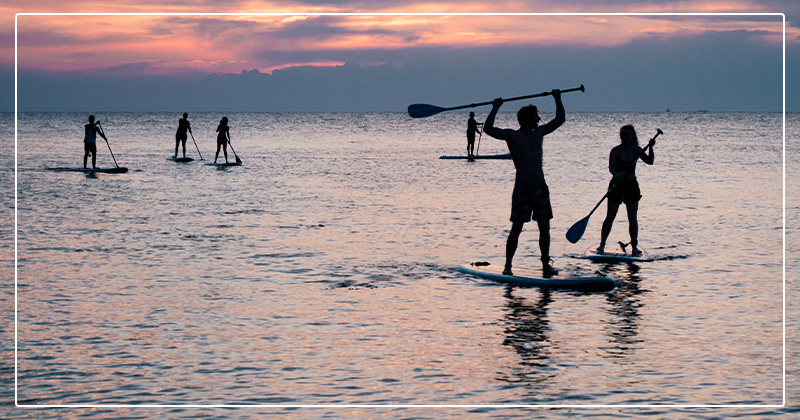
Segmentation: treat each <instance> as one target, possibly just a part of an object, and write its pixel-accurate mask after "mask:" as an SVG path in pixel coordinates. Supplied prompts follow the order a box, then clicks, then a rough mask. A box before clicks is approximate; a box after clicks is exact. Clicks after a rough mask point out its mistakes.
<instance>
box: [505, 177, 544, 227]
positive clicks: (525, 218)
mask: <svg viewBox="0 0 800 420" xmlns="http://www.w3.org/2000/svg"><path fill="white" fill-rule="evenodd" d="M552 218H553V208H552V207H551V206H550V189H549V188H547V184H544V183H540V184H536V185H526V184H523V183H522V182H519V181H517V182H516V183H515V184H514V192H513V193H512V194H511V221H512V222H514V223H516V222H522V223H527V222H530V221H531V219H533V220H536V221H544V220H550V219H552Z"/></svg>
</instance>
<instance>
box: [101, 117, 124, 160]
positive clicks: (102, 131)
mask: <svg viewBox="0 0 800 420" xmlns="http://www.w3.org/2000/svg"><path fill="white" fill-rule="evenodd" d="M97 126H98V127H100V132H101V133H103V140H105V141H106V146H108V151H109V152H111V159H114V165H115V166H116V167H117V168H119V165H117V158H115V157H114V152H112V151H111V145H110V144H108V139H107V138H106V130H103V126H102V125H100V121H98V122H97Z"/></svg>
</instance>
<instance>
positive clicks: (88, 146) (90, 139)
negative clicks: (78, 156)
mask: <svg viewBox="0 0 800 420" xmlns="http://www.w3.org/2000/svg"><path fill="white" fill-rule="evenodd" d="M98 124H100V121H97V122H95V121H94V115H89V124H86V125H85V126H84V133H85V134H84V136H83V168H84V169H86V160H87V159H88V158H89V154H91V155H92V169H97V135H98V134H100V137H102V138H104V139H105V138H106V135H105V134H103V130H101V129H100V128H99V127H98V126H97V125H98ZM106 141H108V139H106Z"/></svg>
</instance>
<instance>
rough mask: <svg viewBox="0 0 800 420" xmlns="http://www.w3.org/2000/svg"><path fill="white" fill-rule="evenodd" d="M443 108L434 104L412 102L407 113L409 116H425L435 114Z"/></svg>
mask: <svg viewBox="0 0 800 420" xmlns="http://www.w3.org/2000/svg"><path fill="white" fill-rule="evenodd" d="M444 110H445V109H444V108H442V107H440V106H436V105H428V104H412V105H409V106H408V115H409V116H411V118H425V117H430V116H431V115H436V114H438V113H440V112H442V111H444Z"/></svg>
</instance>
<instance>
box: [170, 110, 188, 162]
mask: <svg viewBox="0 0 800 420" xmlns="http://www.w3.org/2000/svg"><path fill="white" fill-rule="evenodd" d="M187 118H189V114H187V113H186V112H184V113H183V118H181V119H179V120H178V131H177V132H175V156H173V157H174V158H176V157H178V146H179V145H181V144H183V157H186V140H187V139H188V138H189V135H188V134H186V132H187V131H188V132H190V133H191V132H192V125H191V124H189V120H188V119H187Z"/></svg>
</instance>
